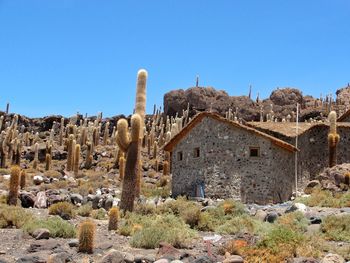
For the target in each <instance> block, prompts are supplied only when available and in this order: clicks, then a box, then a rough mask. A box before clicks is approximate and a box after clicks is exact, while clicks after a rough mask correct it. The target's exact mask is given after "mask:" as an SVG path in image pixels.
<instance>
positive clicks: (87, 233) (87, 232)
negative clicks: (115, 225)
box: [78, 220, 96, 254]
mask: <svg viewBox="0 0 350 263" xmlns="http://www.w3.org/2000/svg"><path fill="white" fill-rule="evenodd" d="M95 231H96V225H95V223H94V222H93V221H92V220H86V221H83V222H82V223H81V224H80V225H79V228H78V239H79V246H78V250H79V252H83V253H88V254H92V253H93V249H94V239H95Z"/></svg>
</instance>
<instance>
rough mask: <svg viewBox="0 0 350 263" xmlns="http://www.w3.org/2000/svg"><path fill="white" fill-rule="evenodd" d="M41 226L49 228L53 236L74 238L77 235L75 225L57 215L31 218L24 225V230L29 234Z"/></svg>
mask: <svg viewBox="0 0 350 263" xmlns="http://www.w3.org/2000/svg"><path fill="white" fill-rule="evenodd" d="M39 228H46V229H48V230H49V231H50V236H51V237H62V238H73V237H75V236H76V230H75V227H74V226H73V225H72V224H70V223H68V222H67V221H65V220H63V219H61V218H60V217H57V216H55V217H50V218H48V219H34V220H30V221H29V222H27V223H26V224H25V225H24V226H23V230H24V231H26V232H28V233H29V234H32V233H33V232H34V231H35V230H36V229H39Z"/></svg>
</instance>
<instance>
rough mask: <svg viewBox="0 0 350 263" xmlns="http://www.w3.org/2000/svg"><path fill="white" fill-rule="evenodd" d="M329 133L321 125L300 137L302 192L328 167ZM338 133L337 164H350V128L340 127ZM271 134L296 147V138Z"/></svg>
mask: <svg viewBox="0 0 350 263" xmlns="http://www.w3.org/2000/svg"><path fill="white" fill-rule="evenodd" d="M265 131H266V130H265ZM328 132H329V126H328V125H326V124H319V125H316V126H314V127H312V128H310V129H309V130H307V131H306V132H304V133H303V134H301V135H300V136H299V137H298V149H299V150H300V151H299V152H298V188H299V189H300V190H303V189H304V188H305V186H306V184H307V183H308V182H309V181H310V180H313V179H315V177H316V176H317V175H318V174H319V173H320V172H322V171H323V170H324V169H325V168H326V167H328ZM337 132H338V133H339V136H340V141H339V144H338V147H337V163H338V164H342V163H350V151H349V149H350V127H349V126H348V125H339V126H338V128H337ZM268 133H269V132H268ZM270 134H271V135H273V136H275V137H277V138H279V139H281V140H283V141H286V142H288V143H290V144H292V145H295V137H287V136H283V135H281V134H278V133H275V132H274V133H272V132H271V133H270Z"/></svg>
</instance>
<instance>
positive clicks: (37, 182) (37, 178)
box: [33, 175, 44, 185]
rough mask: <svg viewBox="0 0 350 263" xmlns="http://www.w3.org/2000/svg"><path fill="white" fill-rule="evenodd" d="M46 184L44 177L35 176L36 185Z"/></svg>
mask: <svg viewBox="0 0 350 263" xmlns="http://www.w3.org/2000/svg"><path fill="white" fill-rule="evenodd" d="M43 182H44V177H42V176H41V175H35V176H34V177H33V183H34V184H35V185H40V184H42V183H43Z"/></svg>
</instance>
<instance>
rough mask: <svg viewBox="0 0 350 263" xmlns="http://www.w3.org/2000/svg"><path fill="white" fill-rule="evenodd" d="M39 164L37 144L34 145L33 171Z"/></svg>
mask: <svg viewBox="0 0 350 263" xmlns="http://www.w3.org/2000/svg"><path fill="white" fill-rule="evenodd" d="M38 163H39V144H38V143H35V145H34V160H33V169H37V168H38Z"/></svg>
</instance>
